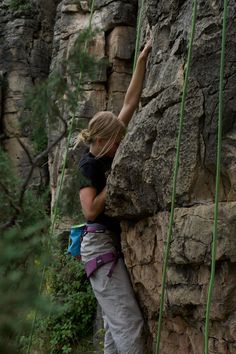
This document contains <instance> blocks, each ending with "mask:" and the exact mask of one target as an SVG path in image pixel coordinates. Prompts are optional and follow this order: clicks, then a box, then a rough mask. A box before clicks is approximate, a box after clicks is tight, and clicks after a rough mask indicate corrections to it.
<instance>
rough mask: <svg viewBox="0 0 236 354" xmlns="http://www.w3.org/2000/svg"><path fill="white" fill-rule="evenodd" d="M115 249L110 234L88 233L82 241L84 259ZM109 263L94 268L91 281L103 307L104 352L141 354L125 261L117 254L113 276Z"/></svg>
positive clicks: (138, 324)
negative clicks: (109, 274) (110, 272)
mask: <svg viewBox="0 0 236 354" xmlns="http://www.w3.org/2000/svg"><path fill="white" fill-rule="evenodd" d="M110 251H115V248H114V243H113V242H112V235H111V233H109V232H108V231H106V232H104V233H102V234H101V233H99V234H98V233H88V234H86V235H85V236H84V238H83V242H82V245H81V255H82V260H83V262H87V261H88V260H90V259H92V258H94V257H97V256H98V255H100V254H103V253H106V252H110ZM110 268H111V263H107V264H105V265H103V266H102V267H100V268H99V269H97V270H96V271H95V272H94V273H93V274H92V275H91V277H90V282H91V285H92V288H93V291H94V294H95V296H96V298H97V301H98V303H99V305H100V306H101V308H102V313H103V319H104V328H105V339H104V354H143V353H144V351H143V338H142V331H143V318H142V315H141V312H140V309H139V307H138V304H137V302H136V299H135V296H134V292H133V288H132V285H131V282H130V279H129V275H128V272H127V269H126V266H125V264H124V261H123V260H122V259H121V258H119V260H118V261H117V264H116V266H115V268H114V271H113V274H112V277H110V278H109V277H108V276H107V274H108V272H109V270H110Z"/></svg>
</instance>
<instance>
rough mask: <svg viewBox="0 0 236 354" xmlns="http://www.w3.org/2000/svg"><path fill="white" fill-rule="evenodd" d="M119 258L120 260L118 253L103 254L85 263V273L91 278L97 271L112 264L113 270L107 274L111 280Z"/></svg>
mask: <svg viewBox="0 0 236 354" xmlns="http://www.w3.org/2000/svg"><path fill="white" fill-rule="evenodd" d="M119 258H120V256H119V254H118V253H116V252H107V253H103V254H101V255H99V256H97V257H95V258H93V259H91V260H90V261H88V262H87V263H85V272H86V275H87V277H88V278H89V277H90V276H91V275H92V274H93V273H94V272H95V271H96V270H97V269H99V268H100V267H102V266H103V265H105V264H107V263H110V262H112V265H111V268H110V270H109V272H108V273H107V276H108V277H109V278H111V276H112V274H113V271H114V268H115V265H116V263H117V261H118V259H119Z"/></svg>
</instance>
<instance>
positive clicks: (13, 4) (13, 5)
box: [9, 0, 32, 12]
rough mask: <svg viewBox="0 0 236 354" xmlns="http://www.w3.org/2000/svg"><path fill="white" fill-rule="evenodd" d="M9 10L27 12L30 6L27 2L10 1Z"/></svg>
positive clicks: (27, 0) (23, 0)
mask: <svg viewBox="0 0 236 354" xmlns="http://www.w3.org/2000/svg"><path fill="white" fill-rule="evenodd" d="M9 8H10V9H11V10H12V11H18V12H29V11H31V10H32V5H31V3H30V1H29V0H10V3H9Z"/></svg>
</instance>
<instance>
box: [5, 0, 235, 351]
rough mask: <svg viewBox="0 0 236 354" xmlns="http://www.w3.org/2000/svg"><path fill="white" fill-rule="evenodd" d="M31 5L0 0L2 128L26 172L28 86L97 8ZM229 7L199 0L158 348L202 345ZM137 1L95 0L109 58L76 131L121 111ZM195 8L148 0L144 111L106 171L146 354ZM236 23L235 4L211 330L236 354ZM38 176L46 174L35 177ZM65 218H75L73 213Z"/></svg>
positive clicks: (52, 162)
mask: <svg viewBox="0 0 236 354" xmlns="http://www.w3.org/2000/svg"><path fill="white" fill-rule="evenodd" d="M32 3H33V4H34V6H33V12H32V11H31V12H30V14H27V13H24V12H23V13H22V12H12V11H9V7H8V4H9V1H8V0H4V1H2V2H1V4H0V19H1V22H0V33H1V34H3V35H2V37H1V38H2V39H1V47H0V83H1V89H0V103H1V104H0V115H1V128H0V129H1V133H2V134H3V141H2V143H3V145H4V146H5V148H6V149H7V150H8V151H9V154H10V156H11V157H12V159H13V160H14V162H15V165H16V167H17V168H18V169H19V171H20V173H21V174H24V173H25V171H26V170H27V168H28V165H29V161H28V160H27V156H25V154H24V151H22V150H21V149H20V148H19V144H18V141H17V139H16V133H18V135H19V136H20V137H21V138H22V139H23V141H25V144H26V145H27V144H28V143H29V142H28V137H27V132H23V131H22V130H21V129H20V128H19V121H20V120H21V117H22V101H23V96H24V93H25V91H26V90H27V89H29V88H31V87H32V86H33V85H34V84H35V83H36V82H38V81H40V80H42V79H43V78H45V77H47V76H48V72H49V71H50V70H53V68H54V67H55V66H56V65H57V64H58V63H59V62H60V60H61V59H62V58H66V57H67V56H68V53H69V51H70V49H71V48H72V47H73V44H74V42H75V39H76V38H77V36H78V35H79V34H80V32H81V31H82V30H83V29H84V28H86V27H87V26H88V23H89V20H90V10H91V9H90V3H91V2H89V1H87V0H85V1H78V0H63V1H56V0H55V1H47V0H44V1H42V0H41V1H38V0H34V1H32ZM139 3H140V2H139ZM222 4H223V1H213V0H204V1H202V0H200V1H198V16H197V24H196V34H195V38H194V46H193V57H192V63H191V69H190V78H189V87H188V95H187V101H186V108H185V120H184V128H183V136H182V141H181V158H180V166H179V174H178V181H177V196H176V211H175V220H174V229H173V241H172V243H171V251H170V259H169V264H168V274H167V288H166V300H165V311H164V320H163V330H162V338H161V353H162V354H167V353H168V354H172V353H183V354H202V353H203V333H204V317H205V305H206V298H207V289H208V284H209V276H210V262H211V251H210V246H211V235H212V224H213V214H214V213H213V209H214V190H215V159H216V138H217V115H218V85H219V67H220V47H221V29H222V11H223V5H222ZM57 5H58V6H57ZM56 7H57V8H56ZM137 8H138V1H137V0H129V1H127V0H126V1H125V0H117V1H111V0H99V1H98V0H97V1H95V9H94V10H95V11H94V15H93V18H92V27H93V29H99V31H98V32H97V34H96V38H95V40H94V42H93V44H92V46H91V48H90V50H91V52H92V53H93V54H94V55H95V56H96V57H97V58H106V59H108V60H107V66H106V67H105V69H103V70H101V71H100V72H99V73H98V75H97V76H96V78H95V79H94V80H93V81H90V82H85V83H84V85H83V87H82V90H83V96H82V98H80V102H79V106H78V110H77V112H76V126H77V130H78V129H79V127H81V126H83V125H87V123H88V121H89V119H90V118H91V117H92V116H93V115H94V113H95V112H97V111H98V110H106V109H107V110H112V111H113V112H115V113H118V112H119V110H120V109H121V106H122V102H123V98H124V94H125V92H126V89H127V86H128V84H129V81H130V77H131V72H132V61H133V55H134V47H135V36H136V30H135V27H136V18H137ZM191 13H192V1H190V0H185V1H184V0H181V1H180V0H159V1H156V0H147V1H145V2H144V11H143V14H142V19H141V26H142V27H141V41H142V43H143V42H144V41H145V38H146V37H147V36H148V33H149V32H150V29H151V30H152V36H153V49H152V52H151V54H150V58H149V61H148V64H147V75H146V80H145V85H144V90H143V95H142V99H141V104H140V107H139V110H138V111H137V112H136V114H135V116H134V117H133V119H132V121H131V123H130V126H129V128H128V131H127V134H126V136H125V139H124V140H123V142H122V144H121V146H120V148H119V150H118V153H117V155H116V157H115V160H114V163H113V168H112V172H111V175H110V176H109V179H108V200H107V212H108V213H109V214H110V215H115V216H117V217H118V218H119V219H120V220H122V243H123V249H124V254H125V260H126V263H127V266H128V269H129V271H130V275H131V279H132V282H133V284H134V288H135V291H136V293H137V297H138V299H139V303H140V306H141V307H142V310H143V313H144V316H145V319H146V334H147V337H148V340H147V342H148V345H147V348H146V352H145V354H148V353H152V352H153V351H152V348H153V342H154V341H155V336H156V323H157V317H158V311H159V301H160V289H161V272H162V264H163V248H164V244H165V240H166V237H167V229H168V222H169V212H170V200H171V181H172V173H173V166H174V160H175V146H176V137H177V130H178V120H179V111H180V101H181V92H182V88H183V81H184V70H185V63H186V58H187V48H188V38H189V35H190V31H191ZM235 19H236V5H235V1H233V0H229V1H228V21H227V46H226V52H225V86H224V88H225V91H224V115H223V141H222V170H221V186H220V187H221V188H220V208H219V225H218V246H217V264H216V279H215V287H214V292H213V299H212V307H211V316H210V318H211V321H210V329H209V331H210V340H209V347H210V353H212V354H233V353H235V352H236V340H235V338H236V285H235V284H236V265H235V264H236V241H235V239H236V238H235V236H236V119H235V115H236V49H235V48H236V43H235V42H236V36H235V28H236V23H235V22H236V20H235ZM4 82H5V84H3V83H4ZM54 134H57V132H56V131H53V132H52V131H51V132H50V136H49V140H50V139H52V137H53V136H54ZM76 134H77V133H75V135H76ZM74 137H75V136H74ZM64 153H65V141H62V142H61V144H60V146H58V147H57V149H55V150H54V151H53V152H52V153H51V154H50V156H49V173H50V185H51V191H52V199H53V200H52V204H53V203H54V197H55V191H56V187H57V186H58V180H59V175H60V171H61V166H62V160H63V156H64ZM76 158H77V157H75V158H74V156H73V154H71V155H70V156H69V161H68V164H67V170H66V178H65V185H67V184H69V183H70V174H71V170H72V167H73V166H74V164H75V160H76ZM41 173H42V171H38V173H37V174H36V176H35V178H36V180H39V177H40V174H41ZM65 193H66V192H65V191H64V194H65ZM64 221H65V220H64ZM66 222H68V225H70V222H71V220H67V221H66ZM62 229H65V225H63V226H62Z"/></svg>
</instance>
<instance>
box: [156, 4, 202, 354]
mask: <svg viewBox="0 0 236 354" xmlns="http://www.w3.org/2000/svg"><path fill="white" fill-rule="evenodd" d="M196 17H197V0H194V6H193V13H192V29H191V35H190V43H189V50H188V59H187V65H186V72H185V78H184V87H183V93H182V101H181V108H180V118H179V130H178V138H177V143H176V157H175V165H174V173H173V184H172V196H171V211H170V220H169V226H168V235H167V241H166V247H165V251H164V265H163V270H162V282H161V297H160V309H159V318H158V328H157V337H156V346H155V354H158V353H159V350H160V339H161V329H162V316H163V308H164V301H165V288H166V280H167V279H166V274H167V264H168V259H169V253H170V245H171V240H172V233H173V223H174V210H175V199H176V184H177V175H178V169H179V160H180V143H181V137H182V131H183V122H184V111H185V101H186V96H187V88H188V77H189V69H190V63H191V59H192V48H193V38H194V33H195V26H196Z"/></svg>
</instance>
